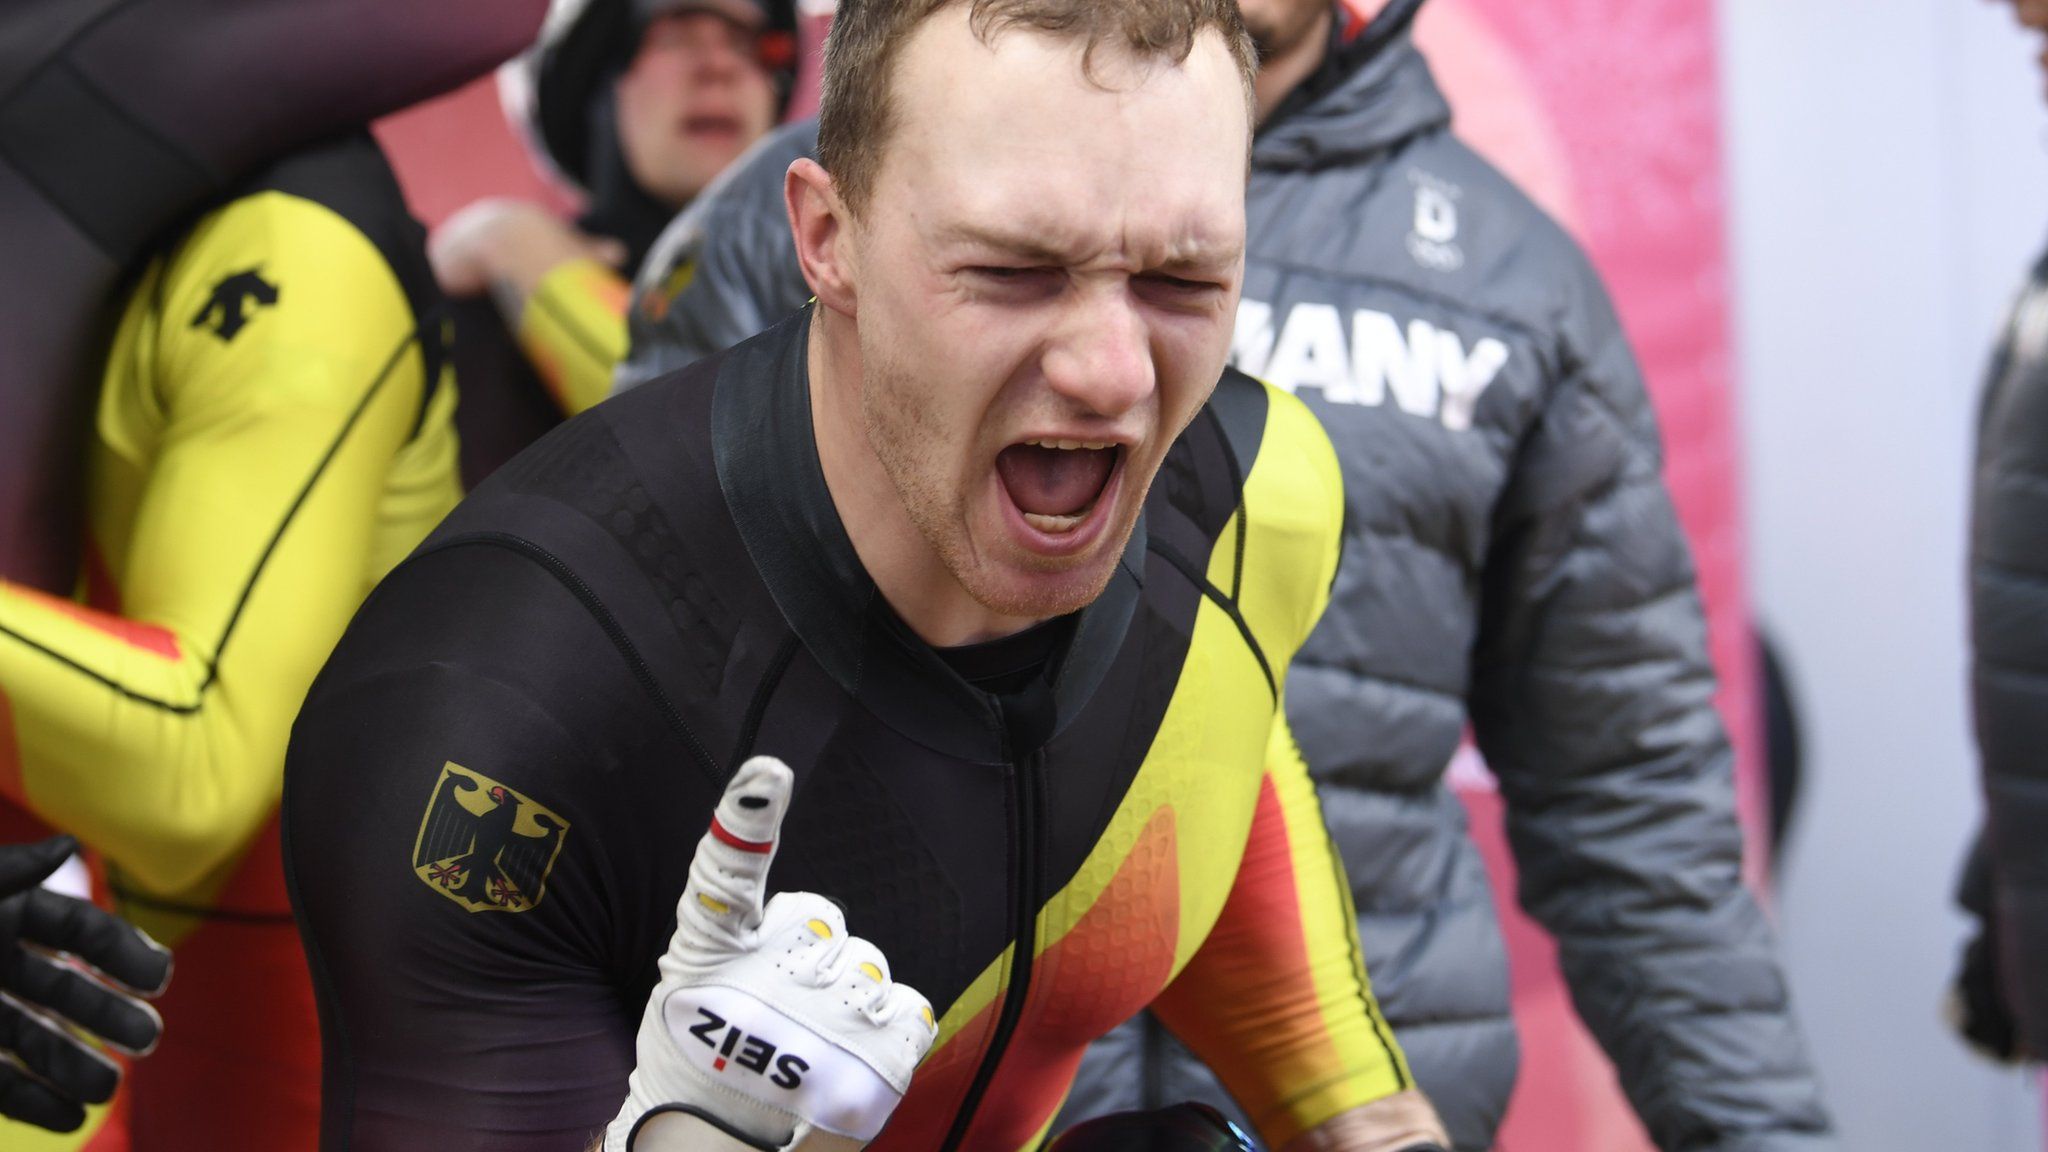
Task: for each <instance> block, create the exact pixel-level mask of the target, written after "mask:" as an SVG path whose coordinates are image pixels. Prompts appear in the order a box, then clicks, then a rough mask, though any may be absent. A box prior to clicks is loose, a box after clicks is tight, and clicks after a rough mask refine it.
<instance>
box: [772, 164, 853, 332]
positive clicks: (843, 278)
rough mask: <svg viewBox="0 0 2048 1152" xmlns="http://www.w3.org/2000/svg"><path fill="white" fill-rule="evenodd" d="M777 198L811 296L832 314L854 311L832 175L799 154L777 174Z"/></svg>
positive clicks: (848, 249) (849, 256)
mask: <svg viewBox="0 0 2048 1152" xmlns="http://www.w3.org/2000/svg"><path fill="white" fill-rule="evenodd" d="M782 197H783V200H784V202H785V203H786V204H787V206H788V208H789V230H790V233H791V235H793V236H794V237H795V238H796V259H797V263H798V264H800V265H802V267H803V270H804V282H805V283H807V284H809V285H810V286H811V294H812V295H814V296H816V297H817V298H818V303H819V304H822V305H824V306H825V307H827V308H830V309H831V310H833V311H834V312H838V313H842V314H844V315H847V316H852V315H855V314H857V312H858V303H859V301H858V294H857V293H856V292H855V290H854V272H855V269H854V267H853V252H852V247H853V246H852V245H851V244H850V243H848V236H847V231H848V224H849V223H850V220H849V217H848V215H847V212H846V205H845V203H844V202H843V201H841V200H840V199H839V189H838V187H837V186H835V185H834V184H833V183H832V174H831V173H830V172H827V171H825V169H824V168H823V167H822V166H820V165H819V164H818V162H817V161H816V160H812V159H811V158H809V157H803V158H801V159H799V160H797V161H796V162H795V163H794V164H791V165H790V166H789V172H788V173H787V174H786V175H784V176H783V178H782Z"/></svg>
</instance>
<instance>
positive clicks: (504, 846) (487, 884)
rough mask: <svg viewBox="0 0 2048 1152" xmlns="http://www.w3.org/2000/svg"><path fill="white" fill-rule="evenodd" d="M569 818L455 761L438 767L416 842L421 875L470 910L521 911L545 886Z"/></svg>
mask: <svg viewBox="0 0 2048 1152" xmlns="http://www.w3.org/2000/svg"><path fill="white" fill-rule="evenodd" d="M568 833H569V822H568V821H566V820H564V819H562V818H561V817H560V816H559V815H557V814H555V813H554V812H553V811H551V810H550V809H548V808H546V807H544V806H542V805H541V804H539V803H536V802H535V801H534V800H533V799H532V798H531V797H528V796H526V795H524V794H522V793H519V792H516V791H514V790H512V789H511V788H508V787H506V786H505V785H503V784H500V783H499V782H498V781H496V780H493V779H491V778H490V777H488V776H485V775H484V774H483V773H481V772H472V771H470V770H469V769H467V768H464V767H463V766H462V765H460V764H457V763H455V762H453V761H450V762H448V763H447V764H445V765H443V766H442V768H441V776H440V779H438V780H436V781H435V782H434V794H433V796H432V798H431V799H429V800H428V801H427V814H426V815H425V816H424V817H423V818H422V819H421V820H420V834H419V838H418V839H417V840H415V841H414V842H413V849H412V870H413V873H414V875H417V876H418V877H419V878H420V882H421V883H423V884H425V885H426V886H427V887H429V888H432V889H433V890H434V891H436V892H439V893H440V894H441V895H443V896H446V897H447V898H448V899H450V900H453V901H455V902H456V903H457V904H460V905H462V906H463V907H464V908H467V909H469V910H470V911H471V912H524V911H526V910H528V909H530V908H532V907H533V906H534V905H536V904H539V903H540V898H541V897H542V896H543V895H545V894H546V891H547V882H548V873H549V872H552V871H553V870H554V867H555V860H556V858H557V857H559V856H560V855H561V854H562V839H563V837H565V836H567V835H568Z"/></svg>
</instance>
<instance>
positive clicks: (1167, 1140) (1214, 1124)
mask: <svg viewBox="0 0 2048 1152" xmlns="http://www.w3.org/2000/svg"><path fill="white" fill-rule="evenodd" d="M1256 1148H1257V1145H1255V1144H1253V1143H1252V1141H1251V1137H1249V1136H1246V1135H1245V1134H1244V1133H1243V1132H1242V1131H1241V1130H1239V1128H1238V1127H1237V1125H1235V1124H1232V1123H1231V1122H1230V1121H1229V1120H1227V1119H1225V1118H1224V1116H1223V1114H1222V1113H1221V1112H1218V1111H1216V1110H1215V1109H1214V1108H1211V1107H1209V1106H1208V1105H1207V1104H1195V1103H1188V1104H1176V1105H1174V1106H1173V1107H1171V1108H1162V1109H1159V1110H1158V1111H1156V1112H1118V1113H1115V1114H1114V1115H1110V1116H1098V1117H1096V1118H1095V1119H1093V1120H1088V1121H1084V1122H1083V1123H1080V1124H1076V1125H1074V1126H1073V1127H1072V1128H1069V1129H1067V1130H1066V1131H1065V1132H1062V1133H1060V1134H1059V1136H1058V1137H1056V1138H1055V1139H1054V1140H1053V1142H1052V1143H1051V1144H1050V1145H1048V1146H1047V1149H1046V1152H1254V1150H1255V1149H1256Z"/></svg>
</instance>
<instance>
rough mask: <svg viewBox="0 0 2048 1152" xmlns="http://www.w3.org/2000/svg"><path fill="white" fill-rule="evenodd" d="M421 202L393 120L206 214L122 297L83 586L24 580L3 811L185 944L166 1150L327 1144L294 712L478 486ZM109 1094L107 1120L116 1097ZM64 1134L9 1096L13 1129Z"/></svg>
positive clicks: (152, 1065)
mask: <svg viewBox="0 0 2048 1152" xmlns="http://www.w3.org/2000/svg"><path fill="white" fill-rule="evenodd" d="M422 239H423V237H422V234H421V233H420V231H419V229H418V225H417V224H415V223H413V222H412V220H411V218H410V216H408V215H407V214H406V211H405V205H404V202H403V200H402V199H401V198H400V196H399V192H398V187H397V184H396V182H395V181H394V180H393V179H392V176H391V173H390V171H389V169H388V168H387V167H386V166H385V164H384V160H383V157H382V156H381V155H380V154H379V153H378V152H377V150H376V147H375V145H374V144H372V143H371V142H370V140H369V138H368V137H367V136H356V137H351V138H348V139H346V140H343V141H340V142H337V143H334V144H331V145H327V146H323V147H321V148H316V149H311V150H308V151H306V152H303V153H300V154H298V155H296V156H294V157H293V158H292V159H290V160H288V161H285V162H283V163H281V164H279V165H277V166H275V167H274V168H272V169H271V170H270V171H269V172H267V173H265V174H264V175H263V176H261V177H260V178H258V179H257V180H256V181H255V182H254V184H253V185H252V186H251V187H250V188H248V189H247V190H245V192H244V194H242V195H240V196H238V197H237V198H235V199H233V200H232V201H230V202H229V203H227V204H225V205H223V206H221V207H218V208H216V209H214V210H212V211H210V212H208V213H207V214H206V215H204V216H203V217H201V218H200V219H199V220H198V221H197V222H196V223H195V224H193V225H192V226H191V227H190V228H189V229H188V230H186V231H185V232H184V233H182V234H181V235H180V236H179V237H178V238H177V239H176V240H175V241H174V242H173V243H172V244H171V245H170V246H169V247H168V248H167V249H166V250H165V251H164V253H163V254H162V255H161V256H159V257H158V258H157V259H156V260H155V261H153V262H152V263H151V264H149V265H148V267H147V268H146V269H145V270H144V271H143V272H142V274H141V276H140V279H139V280H138V281H137V282H136V283H135V285H134V286H133V288H132V290H131V291H130V292H129V293H128V295H127V298H126V303H125V306H124V308H123V310H122V312H121V314H120V319H119V325H118V328H117V330H116V332H115V336H114V340H113V344H112V348H111V351H110V353H109V355H108V358H107V364H106V368H105V372H104V376H103V380H102V384H101V389H100V395H99V404H98V411H97V414H96V420H95V425H94V434H93V438H92V443H91V445H90V448H89V456H88V459H89V466H90V472H89V476H88V483H87V494H88V499H87V507H88V522H87V524H85V525H83V526H82V528H83V533H84V536H85V540H86V556H87V563H86V565H85V568H86V577H85V581H84V584H85V587H84V589H83V592H82V594H81V595H80V597H79V598H78V599H77V600H76V601H74V600H63V599H56V598H53V597H49V596H45V595H42V594H39V593H36V592H33V591H30V590H27V589H23V588H20V587H16V586H9V585H5V584H0V797H4V800H0V807H6V808H8V809H9V811H8V813H7V816H6V819H5V820H4V821H0V835H5V836H6V837H7V838H9V839H13V838H16V837H18V836H20V835H22V834H23V833H24V832H25V830H26V828H27V827H28V824H27V821H28V820H30V819H33V820H38V821H41V822H44V823H47V824H48V825H51V826H54V827H57V828H60V829H62V830H64V831H66V832H71V833H75V834H76V835H77V836H78V837H79V838H80V839H81V840H83V841H84V842H85V843H86V844H87V845H89V846H90V847H91V848H93V849H94V850H96V852H97V853H99V854H100V855H101V856H102V858H103V859H104V860H105V861H106V865H107V869H106V870H107V874H108V876H109V878H110V879H111V881H112V886H113V892H114V897H115V906H116V907H117V908H118V909H119V910H120V911H121V912H122V913H123V914H124V915H126V916H127V917H128V918H130V919H131V920H133V921H134V922H136V923H137V924H139V925H141V926H142V927H143V928H145V929H146V930H148V931H149V932H150V933H151V934H152V935H154V936H155V937H156V938H157V939H158V940H161V941H163V942H164V943H165V944H167V945H170V946H171V947H172V948H173V949H174V951H175V954H176V961H177V975H176V979H175V980H174V981H173V982H172V984H171V988H170V990H169V992H168V993H167V994H166V996H165V998H164V999H163V1000H162V1001H161V1003H160V1007H161V1009H162V1011H163V1015H164V1020H165V1037H164V1040H163V1044H162V1046H161V1048H160V1049H159V1050H158V1051H157V1052H156V1053H155V1054H154V1055H153V1056H152V1057H150V1058H149V1059H148V1060H146V1061H142V1062H139V1063H138V1064H137V1065H136V1066H135V1068H134V1070H133V1072H132V1073H131V1083H130V1089H132V1101H131V1103H132V1106H133V1125H132V1126H133V1129H134V1136H133V1139H134V1145H135V1147H137V1148H139V1149H145V1150H147V1149H158V1148H174V1149H182V1148H209V1149H210V1148H227V1147H250V1148H257V1147H305V1146H307V1144H308V1143H309V1142H310V1140H311V1137H312V1131H313V1125H314V1123H315V1122H316V1117H317V1107H318V1104H317V1088H318V1051H317V1046H316V1043H315V1037H314V1018H315V1014H314V1010H313V1005H312V995H311V986H310V983H309V981H308V979H307V976H306V973H305V966H304V960H303V958H302V955H301V952H300V949H299V945H298V940H297V934H296V932H295V930H294V927H293V925H292V922H291V918H290V909H289V906H288V903H287V901H286V898H285V893H284V885H283V875H282V868H281V861H280V856H279V852H278V847H277V821H276V809H277V801H278V793H279V788H280V781H281V779H282V775H283V766H284V751H285V743H286V738H287V735H288V733H289V731H290V727H291V722H292V717H293V716H294V714H295V713H296V712H297V710H298V706H299V702H300V700H301V699H302V698H303V697H304V695H305V691H306V687H307V685H309V684H310V683H312V680H313V676H314V674H315V673H316V672H317V671H318V670H319V668H320V664H321V662H322V661H323V660H325V659H326V657H327V654H328V652H329V650H330V649H331V648H332V647H333V645H334V642H335V640H336V639H337V638H338V637H339V636H340V635H341V633H342V629H343V627H344V626H345V625H346V624H347V623H348V619H349V617H350V616H351V615H352V614H353V613H354V612H355V610H356V607H357V606H358V605H359V604H361V602H362V599H363V597H364V596H365V595H366V594H367V593H368V592H369V589H370V588H371V586H372V585H374V584H375V583H376V581H377V580H378V579H379V578H380V577H381V576H382V575H383V574H384V573H385V572H386V571H387V570H388V569H389V568H390V567H391V566H392V565H394V564H396V563H397V562H398V561H399V560H400V559H401V558H402V557H403V556H404V555H405V554H406V552H408V551H409V550H411V548H412V547H413V545H415V544H416V543H417V542H418V541H419V540H420V538H421V537H423V536H424V535H425V534H426V533H427V531H428V530H429V529H430V528H431V527H432V526H433V525H434V524H435V522H437V521H438V520H439V519H440V518H441V517H442V516H443V515H444V514H445V513H446V512H447V511H448V510H449V509H450V508H452V507H454V505H455V502H456V500H457V499H458V497H459V495H460V493H459V491H458V489H457V486H456V479H455V444H454V438H453V434H452V431H451V422H450V415H451V411H452V409H453V407H454V404H455V393H454V389H453V387H452V385H450V384H449V383H448V382H447V381H445V380H443V381H440V382H439V383H438V384H435V383H434V381H435V378H436V377H437V376H438V375H439V372H438V369H439V365H440V363H441V357H440V355H439V353H438V351H437V345H438V342H439V338H438V335H437V334H436V333H435V332H433V331H431V330H430V331H428V332H427V338H426V340H425V341H423V340H422V339H421V336H420V329H421V326H422V317H423V316H424V317H428V318H429V320H431V316H432V311H433V305H432V300H433V295H432V293H433V285H432V281H431V277H430V275H429V272H428V269H427V267H426V265H425V255H424V250H423V248H422V247H421V244H422ZM98 1123H99V1121H98V1120H97V1119H96V1120H95V1124H98ZM87 1138H96V1139H99V1140H100V1143H98V1144H95V1145H92V1146H93V1147H107V1146H114V1147H118V1146H119V1145H118V1144H113V1145H109V1144H108V1141H110V1140H118V1139H119V1133H118V1132H101V1133H99V1134H98V1135H97V1136H94V1134H93V1133H91V1132H89V1133H87V1134H86V1135H85V1136H82V1137H75V1138H65V1140H66V1142H65V1143H57V1142H55V1140H54V1138H53V1139H52V1142H51V1143H50V1144H48V1145H45V1144H43V1143H39V1142H38V1139H39V1138H37V1137H35V1136H33V1135H32V1134H29V1133H27V1132H24V1131H22V1130H20V1129H17V1128H14V1127H11V1126H8V1125H6V1124H5V1122H0V1147H4V1148H7V1149H29V1148H40V1147H45V1146H51V1147H63V1146H71V1145H73V1144H75V1143H76V1142H77V1141H78V1140H80V1139H87Z"/></svg>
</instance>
